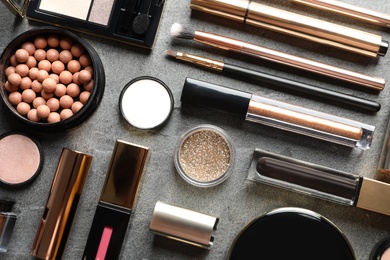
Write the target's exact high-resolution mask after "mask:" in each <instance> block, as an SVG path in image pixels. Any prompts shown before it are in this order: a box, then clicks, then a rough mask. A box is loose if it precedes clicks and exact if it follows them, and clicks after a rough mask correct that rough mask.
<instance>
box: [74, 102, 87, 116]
mask: <svg viewBox="0 0 390 260" xmlns="http://www.w3.org/2000/svg"><path fill="white" fill-rule="evenodd" d="M83 106H84V105H83V103H81V102H80V101H76V102H74V103H73V104H72V107H71V109H72V112H73V114H76V113H77V112H78V111H79V110H80V109H81V108H82V107H83Z"/></svg>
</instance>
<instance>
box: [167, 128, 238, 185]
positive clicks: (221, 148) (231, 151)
mask: <svg viewBox="0 0 390 260" xmlns="http://www.w3.org/2000/svg"><path fill="white" fill-rule="evenodd" d="M234 161H235V148H234V145H233V143H232V141H231V139H230V137H229V136H228V135H227V133H226V132H225V131H224V130H222V129H221V128H219V127H216V126H213V125H200V126H197V127H195V128H193V129H191V130H189V131H187V132H185V133H184V134H183V135H182V136H181V137H180V138H179V140H178V142H177V145H176V148H175V157H174V164H175V167H176V170H177V172H178V173H179V174H180V176H181V177H182V178H183V179H184V180H186V181H187V182H188V183H190V184H192V185H195V186H198V187H212V186H215V185H218V184H220V183H222V182H223V181H225V180H226V179H227V178H228V177H229V175H230V174H231V173H232V171H233V167H234Z"/></svg>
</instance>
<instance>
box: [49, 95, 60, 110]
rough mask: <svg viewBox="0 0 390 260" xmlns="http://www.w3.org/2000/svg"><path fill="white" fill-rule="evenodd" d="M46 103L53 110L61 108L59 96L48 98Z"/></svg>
mask: <svg viewBox="0 0 390 260" xmlns="http://www.w3.org/2000/svg"><path fill="white" fill-rule="evenodd" d="M46 105H47V106H48V107H49V108H50V111H51V112H55V111H57V110H58V109H60V101H59V100H58V99H57V98H50V99H48V100H47V102H46Z"/></svg>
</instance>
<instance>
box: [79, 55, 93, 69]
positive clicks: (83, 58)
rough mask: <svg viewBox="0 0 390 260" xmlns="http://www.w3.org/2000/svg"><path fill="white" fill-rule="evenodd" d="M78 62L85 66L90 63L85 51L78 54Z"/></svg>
mask: <svg viewBox="0 0 390 260" xmlns="http://www.w3.org/2000/svg"><path fill="white" fill-rule="evenodd" d="M79 62H80V64H81V66H83V67H87V66H89V65H91V64H92V61H91V57H89V55H88V54H87V53H84V54H83V55H81V56H80V58H79Z"/></svg>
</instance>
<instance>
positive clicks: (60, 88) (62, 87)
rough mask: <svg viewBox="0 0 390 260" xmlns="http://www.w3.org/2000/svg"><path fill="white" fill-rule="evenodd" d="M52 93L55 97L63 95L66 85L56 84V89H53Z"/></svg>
mask: <svg viewBox="0 0 390 260" xmlns="http://www.w3.org/2000/svg"><path fill="white" fill-rule="evenodd" d="M54 94H55V95H56V96H57V97H59V98H60V97H62V96H63V95H65V94H66V86H65V85H64V84H61V83H59V84H57V87H56V90H55V91H54Z"/></svg>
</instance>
